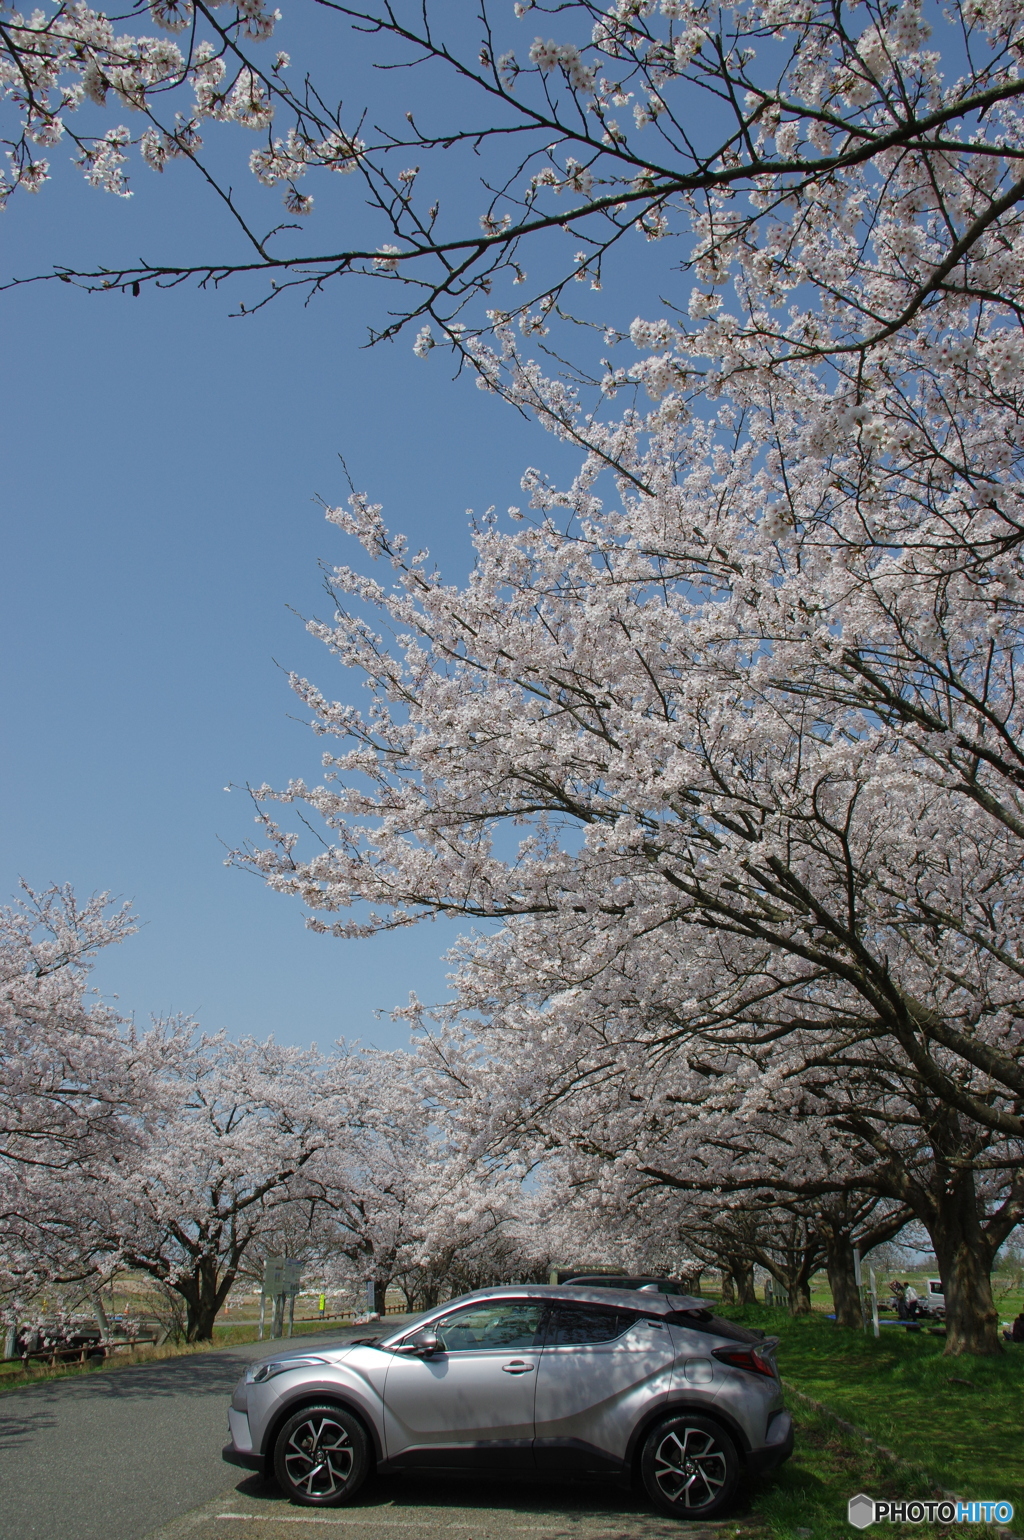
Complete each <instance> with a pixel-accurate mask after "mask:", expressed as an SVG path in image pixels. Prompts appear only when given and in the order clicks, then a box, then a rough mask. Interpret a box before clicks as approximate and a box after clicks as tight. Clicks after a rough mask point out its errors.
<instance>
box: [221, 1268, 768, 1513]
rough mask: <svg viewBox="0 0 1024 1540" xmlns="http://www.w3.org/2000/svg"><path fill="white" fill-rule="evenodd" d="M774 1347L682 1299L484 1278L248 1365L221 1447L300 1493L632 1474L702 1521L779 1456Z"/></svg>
mask: <svg viewBox="0 0 1024 1540" xmlns="http://www.w3.org/2000/svg"><path fill="white" fill-rule="evenodd" d="M777 1345H778V1338H776V1337H768V1338H764V1337H763V1335H762V1334H758V1333H755V1332H752V1331H747V1330H745V1329H744V1328H743V1327H741V1326H736V1325H733V1323H732V1322H729V1321H723V1320H719V1319H717V1318H716V1317H715V1316H713V1315H712V1314H711V1312H710V1311H709V1310H707V1309H706V1308H704V1306H703V1305H702V1303H701V1301H700V1300H697V1299H692V1298H686V1297H679V1296H671V1295H666V1294H660V1293H657V1292H652V1293H637V1292H635V1291H631V1290H626V1289H618V1290H616V1289H608V1288H603V1287H602V1288H599V1289H597V1288H591V1287H588V1286H585V1285H579V1284H570V1285H564V1284H563V1285H545V1286H541V1285H537V1286H528V1285H523V1286H516V1287H513V1286H507V1287H503V1288H495V1289H482V1290H480V1291H479V1292H477V1293H475V1294H467V1295H466V1296H465V1297H464V1298H462V1299H458V1300H453V1301H451V1302H449V1303H448V1304H447V1305H443V1306H441V1307H440V1308H438V1309H436V1310H432V1311H430V1312H428V1313H427V1314H426V1315H425V1316H423V1317H421V1318H420V1320H419V1321H417V1322H416V1323H415V1325H412V1326H408V1325H407V1326H405V1327H403V1328H402V1329H401V1330H400V1331H397V1332H394V1333H392V1334H391V1335H390V1336H386V1337H383V1338H380V1339H378V1340H377V1341H370V1342H364V1343H360V1344H353V1343H346V1344H345V1345H344V1346H341V1347H338V1348H318V1349H317V1350H316V1351H315V1352H313V1351H306V1352H302V1351H295V1352H290V1353H278V1354H275V1355H274V1356H273V1357H271V1358H266V1359H263V1360H262V1361H261V1362H260V1363H256V1364H253V1365H252V1366H251V1367H250V1368H249V1369H248V1370H247V1371H246V1374H245V1377H244V1379H242V1380H241V1381H240V1382H239V1384H238V1386H237V1387H236V1389H235V1393H234V1396H233V1397H232V1401H231V1409H230V1411H229V1413H228V1425H229V1429H230V1433H231V1440H230V1442H229V1443H228V1444H227V1445H226V1447H225V1449H224V1451H223V1454H224V1458H225V1459H226V1460H228V1461H230V1462H231V1463H232V1464H234V1465H241V1466H243V1467H246V1468H248V1469H251V1470H257V1471H260V1472H261V1473H263V1474H264V1475H265V1476H270V1475H271V1474H273V1475H275V1476H276V1477H277V1480H278V1482H279V1484H280V1485H281V1487H282V1488H283V1490H284V1491H285V1492H286V1493H287V1495H288V1496H289V1497H291V1498H292V1499H293V1501H295V1502H298V1503H303V1504H308V1505H312V1506H320V1507H322V1506H328V1505H333V1504H338V1503H344V1502H348V1501H349V1500H350V1499H351V1498H352V1497H353V1496H354V1495H355V1493H356V1492H357V1491H358V1490H359V1487H360V1486H361V1485H362V1483H363V1482H364V1481H365V1479H366V1477H367V1476H368V1475H369V1473H370V1472H371V1470H374V1469H376V1470H377V1471H379V1472H381V1473H386V1472H390V1471H403V1470H410V1469H417V1468H419V1469H423V1468H427V1469H433V1470H461V1471H466V1470H475V1471H484V1472H488V1473H493V1474H501V1475H510V1474H515V1473H516V1472H520V1473H523V1474H527V1473H530V1472H550V1473H551V1474H555V1475H558V1474H566V1473H576V1474H578V1475H582V1476H585V1477H590V1476H593V1475H610V1476H613V1477H618V1478H619V1479H623V1480H625V1481H630V1480H632V1479H633V1478H634V1477H638V1478H639V1479H640V1480H641V1481H642V1483H643V1486H644V1488H645V1489H646V1491H647V1493H648V1495H649V1496H650V1498H651V1499H652V1501H653V1502H655V1503H656V1504H657V1505H658V1507H660V1508H661V1509H662V1510H663V1511H664V1512H666V1513H669V1514H671V1515H672V1516H673V1517H677V1518H708V1517H710V1516H711V1515H713V1514H716V1513H719V1512H720V1511H721V1510H722V1509H724V1508H725V1507H726V1506H727V1505H728V1503H729V1501H730V1499H731V1498H732V1496H733V1493H734V1491H735V1489H736V1484H737V1482H738V1480H739V1478H740V1474H741V1472H742V1471H743V1470H744V1469H746V1470H748V1471H754V1472H762V1471H769V1470H772V1469H774V1468H775V1466H777V1465H779V1464H781V1463H782V1461H783V1460H785V1459H787V1458H788V1456H789V1455H790V1454H791V1453H792V1449H793V1424H792V1420H791V1418H790V1416H789V1413H788V1412H787V1411H786V1410H785V1408H784V1406H783V1399H782V1388H781V1385H780V1383H779V1377H778V1371H777V1369H776V1367H775V1360H774V1352H775V1348H776V1346H777Z"/></svg>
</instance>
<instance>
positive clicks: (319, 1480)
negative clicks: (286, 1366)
mask: <svg viewBox="0 0 1024 1540" xmlns="http://www.w3.org/2000/svg"><path fill="white" fill-rule="evenodd" d="M369 1469H370V1451H369V1445H368V1442H367V1437H366V1432H365V1430H364V1428H363V1425H362V1423H361V1422H360V1421H359V1419H358V1418H357V1417H353V1415H352V1413H351V1412H346V1411H344V1410H343V1409H342V1408H341V1407H340V1406H304V1407H303V1408H302V1410H301V1411H299V1412H295V1413H294V1414H293V1415H292V1416H291V1417H289V1419H288V1421H287V1422H286V1423H285V1424H284V1426H283V1428H282V1429H281V1431H280V1433H279V1434H278V1435H277V1442H276V1444H275V1445H274V1474H275V1476H276V1477H277V1479H278V1482H279V1483H280V1485H281V1487H282V1489H283V1491H284V1492H285V1493H286V1494H287V1495H288V1496H289V1497H290V1498H291V1499H292V1501H293V1502H296V1503H304V1504H306V1505H307V1506H309V1507H313V1508H330V1507H334V1506H336V1505H337V1504H338V1503H347V1502H348V1501H349V1500H350V1499H351V1498H353V1497H354V1496H355V1494H356V1492H358V1490H359V1488H360V1487H361V1486H362V1484H363V1482H364V1481H365V1480H366V1477H367V1474H368V1473H369Z"/></svg>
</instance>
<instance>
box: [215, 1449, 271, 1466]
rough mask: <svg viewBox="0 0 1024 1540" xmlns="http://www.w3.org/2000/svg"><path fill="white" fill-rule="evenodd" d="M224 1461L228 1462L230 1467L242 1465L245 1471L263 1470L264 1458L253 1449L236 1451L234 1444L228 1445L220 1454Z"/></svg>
mask: <svg viewBox="0 0 1024 1540" xmlns="http://www.w3.org/2000/svg"><path fill="white" fill-rule="evenodd" d="M220 1457H221V1459H222V1460H227V1462H228V1464H229V1465H241V1467H242V1469H243V1470H259V1471H261V1470H262V1469H263V1456H262V1455H261V1454H256V1452H255V1451H254V1450H252V1449H236V1448H235V1446H234V1444H232V1443H228V1444H225V1445H224V1448H223V1449H222V1450H221V1452H220Z"/></svg>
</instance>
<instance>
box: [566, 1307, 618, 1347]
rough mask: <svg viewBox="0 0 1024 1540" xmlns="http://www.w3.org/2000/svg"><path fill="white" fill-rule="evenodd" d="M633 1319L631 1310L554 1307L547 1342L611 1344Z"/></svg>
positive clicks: (580, 1345) (579, 1345)
mask: <svg viewBox="0 0 1024 1540" xmlns="http://www.w3.org/2000/svg"><path fill="white" fill-rule="evenodd" d="M635 1320H636V1311H634V1310H611V1309H606V1308H605V1307H604V1306H603V1305H568V1304H567V1305H556V1306H555V1307H554V1309H553V1310H552V1312H551V1317H550V1320H549V1322H548V1331H547V1343H548V1345H549V1346H551V1347H569V1346H573V1345H575V1346H576V1347H584V1346H587V1345H589V1344H592V1343H597V1342H614V1340H615V1338H616V1337H621V1336H622V1335H623V1334H624V1333H625V1332H627V1331H628V1330H629V1328H630V1327H631V1326H632V1324H633V1322H634V1321H635Z"/></svg>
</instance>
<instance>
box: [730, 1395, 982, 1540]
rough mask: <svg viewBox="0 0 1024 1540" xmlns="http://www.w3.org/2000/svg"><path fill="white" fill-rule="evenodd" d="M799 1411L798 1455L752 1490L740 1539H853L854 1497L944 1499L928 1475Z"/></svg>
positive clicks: (957, 1530) (963, 1535) (961, 1533)
mask: <svg viewBox="0 0 1024 1540" xmlns="http://www.w3.org/2000/svg"><path fill="white" fill-rule="evenodd" d="M792 1410H793V1412H794V1422H795V1423H796V1436H797V1443H796V1449H795V1451H794V1453H793V1455H792V1458H791V1459H789V1460H788V1461H787V1462H786V1464H785V1465H783V1466H782V1468H781V1469H780V1470H778V1471H777V1472H775V1474H774V1475H772V1476H768V1477H765V1478H764V1479H763V1480H761V1481H759V1482H757V1483H756V1485H754V1486H753V1487H752V1488H751V1489H750V1491H749V1493H748V1497H747V1506H746V1509H745V1511H741V1514H740V1516H739V1521H738V1523H737V1525H736V1528H735V1530H734V1535H735V1537H736V1540H850V1536H851V1535H855V1534H856V1531H855V1530H852V1529H851V1528H850V1526H849V1523H848V1522H847V1517H846V1505H847V1502H848V1501H849V1499H850V1498H851V1497H852V1496H853V1495H854V1493H856V1492H867V1493H868V1494H869V1495H870V1496H871V1497H875V1498H914V1497H935V1496H937V1493H936V1490H935V1486H934V1484H933V1483H932V1481H931V1480H930V1479H929V1478H928V1477H927V1476H925V1475H924V1474H923V1473H921V1472H920V1471H912V1470H908V1469H907V1467H906V1466H904V1465H903V1464H901V1463H899V1462H896V1463H893V1462H892V1461H891V1460H888V1459H886V1458H885V1457H884V1456H882V1455H880V1454H879V1453H878V1451H877V1450H872V1449H871V1448H870V1447H869V1446H868V1445H866V1444H865V1443H864V1442H863V1441H862V1440H860V1439H857V1438H855V1437H853V1436H852V1435H849V1434H846V1433H844V1432H843V1431H842V1430H841V1429H840V1428H838V1427H837V1426H836V1424H835V1422H834V1421H833V1420H832V1419H831V1418H829V1417H823V1416H821V1415H820V1414H818V1413H815V1412H809V1411H805V1410H804V1409H802V1408H801V1407H799V1406H794V1407H793V1408H792ZM870 1533H872V1534H874V1533H876V1531H875V1530H872V1531H870ZM877 1533H878V1534H879V1535H882V1536H885V1537H886V1540H896V1537H898V1540H910V1537H911V1536H914V1537H915V1540H927V1537H930V1536H934V1535H935V1534H936V1533H937V1531H936V1530H934V1529H932V1528H931V1527H930V1526H928V1525H924V1526H922V1525H920V1524H914V1525H909V1524H908V1525H902V1524H885V1525H882V1526H881V1527H880V1529H879V1530H878V1531H877ZM941 1533H942V1536H943V1540H968V1537H970V1540H978V1533H979V1532H978V1530H977V1528H976V1527H975V1526H972V1527H971V1528H970V1529H968V1528H965V1527H961V1526H958V1525H952V1526H950V1527H949V1528H944V1529H942V1531H941ZM982 1533H983V1534H991V1531H988V1530H986V1531H983V1532H982ZM723 1540H724V1537H723Z"/></svg>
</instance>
